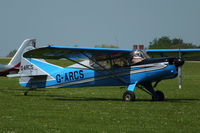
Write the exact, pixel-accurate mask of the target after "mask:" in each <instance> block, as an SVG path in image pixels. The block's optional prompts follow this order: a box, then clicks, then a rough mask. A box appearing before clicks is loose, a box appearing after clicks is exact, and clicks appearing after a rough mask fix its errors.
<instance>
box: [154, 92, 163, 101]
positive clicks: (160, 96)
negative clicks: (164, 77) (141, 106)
mask: <svg viewBox="0 0 200 133" xmlns="http://www.w3.org/2000/svg"><path fill="white" fill-rule="evenodd" d="M155 94H156V96H152V100H153V101H164V99H165V95H164V94H163V92H162V91H156V92H155Z"/></svg>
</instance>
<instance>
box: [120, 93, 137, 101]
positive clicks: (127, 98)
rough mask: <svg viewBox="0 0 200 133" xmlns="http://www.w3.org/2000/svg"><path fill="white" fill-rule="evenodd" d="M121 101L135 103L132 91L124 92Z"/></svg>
mask: <svg viewBox="0 0 200 133" xmlns="http://www.w3.org/2000/svg"><path fill="white" fill-rule="evenodd" d="M123 101H135V94H134V92H132V91H126V92H125V93H124V95H123Z"/></svg>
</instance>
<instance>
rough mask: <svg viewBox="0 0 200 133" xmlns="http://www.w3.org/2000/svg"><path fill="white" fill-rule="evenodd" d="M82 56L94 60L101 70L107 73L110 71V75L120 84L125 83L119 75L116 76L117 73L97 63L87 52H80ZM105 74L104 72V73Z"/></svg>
mask: <svg viewBox="0 0 200 133" xmlns="http://www.w3.org/2000/svg"><path fill="white" fill-rule="evenodd" d="M81 53H82V54H83V55H84V56H86V57H87V58H88V59H90V60H92V61H93V62H95V63H96V64H97V65H98V66H99V67H101V68H102V69H103V70H105V71H107V72H108V73H110V74H111V75H112V77H113V78H114V79H116V80H118V81H120V82H121V83H122V84H124V85H127V84H126V82H125V81H124V80H123V79H121V78H120V77H118V76H117V75H115V74H114V73H113V72H112V71H109V70H108V69H106V68H105V67H104V66H102V65H101V64H99V63H98V62H97V61H96V60H94V59H93V58H91V57H89V56H88V55H87V54H85V53H83V52H81ZM104 75H105V74H104Z"/></svg>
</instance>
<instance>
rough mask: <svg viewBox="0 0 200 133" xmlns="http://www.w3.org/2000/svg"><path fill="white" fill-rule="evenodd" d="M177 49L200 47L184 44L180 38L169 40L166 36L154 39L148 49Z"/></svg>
mask: <svg viewBox="0 0 200 133" xmlns="http://www.w3.org/2000/svg"><path fill="white" fill-rule="evenodd" d="M178 48H181V49H183V48H200V46H197V45H193V44H192V43H184V42H183V40H182V39H180V38H174V39H170V38H169V37H167V36H163V37H161V38H158V39H157V38H155V39H154V40H153V41H152V42H150V45H149V49H178Z"/></svg>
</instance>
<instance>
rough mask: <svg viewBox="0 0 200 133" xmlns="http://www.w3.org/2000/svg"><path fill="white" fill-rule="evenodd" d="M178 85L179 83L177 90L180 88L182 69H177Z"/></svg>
mask: <svg viewBox="0 0 200 133" xmlns="http://www.w3.org/2000/svg"><path fill="white" fill-rule="evenodd" d="M178 83H179V89H181V87H182V67H181V66H179V67H178Z"/></svg>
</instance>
